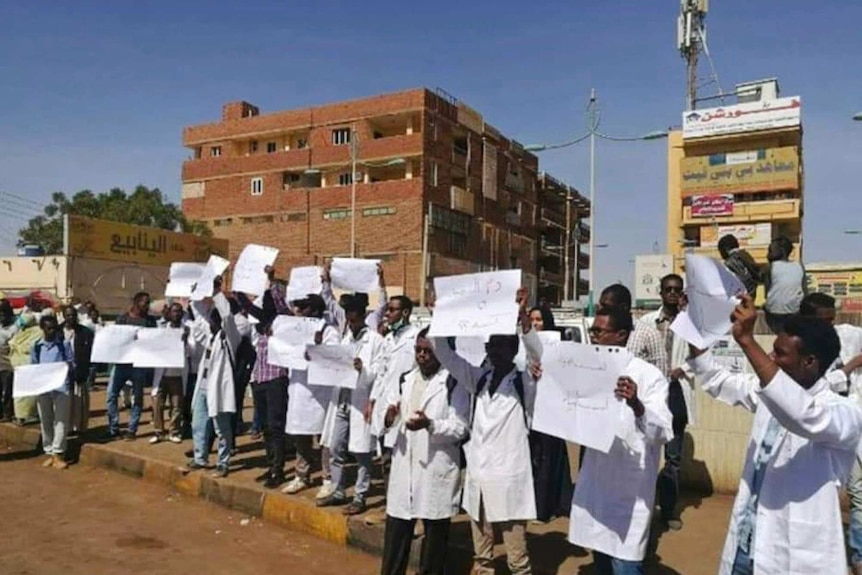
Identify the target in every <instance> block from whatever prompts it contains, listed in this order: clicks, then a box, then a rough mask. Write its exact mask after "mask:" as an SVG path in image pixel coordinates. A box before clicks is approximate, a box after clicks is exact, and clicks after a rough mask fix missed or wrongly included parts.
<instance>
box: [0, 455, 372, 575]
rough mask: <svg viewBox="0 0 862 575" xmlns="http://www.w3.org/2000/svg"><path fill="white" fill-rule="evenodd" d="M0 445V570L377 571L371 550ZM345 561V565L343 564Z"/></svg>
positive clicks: (13, 573) (70, 573)
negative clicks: (46, 463) (60, 466)
mask: <svg viewBox="0 0 862 575" xmlns="http://www.w3.org/2000/svg"><path fill="white" fill-rule="evenodd" d="M41 463H42V457H37V458H34V457H33V456H32V452H28V453H21V452H16V451H12V450H9V449H8V448H6V447H5V446H0V514H2V517H3V525H4V527H3V529H2V533H3V535H2V540H3V544H2V549H3V550H2V553H0V573H3V574H5V575H55V574H57V573H63V574H66V575H76V574H81V575H85V574H86V575H94V574H103V573H104V574H112V575H113V574H116V573H124V574H126V575H137V574H141V575H143V574H147V575H151V574H158V573H212V574H219V573H230V574H232V575H240V574H244V573H249V574H254V575H258V574H260V573H279V572H291V573H304V574H306V575H323V574H330V573H347V572H349V573H358V574H363V575H364V574H368V575H370V574H372V573H377V572H378V569H379V563H378V561H377V559H376V558H373V557H370V556H368V555H363V554H361V553H358V552H355V551H351V550H348V549H346V548H344V547H339V546H337V545H333V544H331V543H327V542H324V541H321V540H320V539H317V538H314V537H311V536H308V535H304V534H301V533H296V532H291V531H288V530H285V529H282V528H279V527H275V526H272V525H267V524H265V523H263V522H261V521H260V520H258V519H249V518H247V517H244V516H242V515H241V514H238V513H236V512H232V511H229V510H225V509H222V508H220V507H216V506H213V505H211V504H208V503H205V502H202V501H199V500H197V499H190V498H185V497H182V496H179V495H177V494H176V493H172V492H170V491H169V490H167V489H165V488H164V487H161V486H158V485H153V484H150V483H146V482H144V481H140V480H137V479H132V478H128V477H124V476H122V475H119V474H117V473H114V472H110V471H105V470H101V469H94V468H88V467H85V466H82V465H74V466H72V467H70V468H69V469H68V470H66V471H59V470H55V469H45V468H42V467H41V466H40V464H41ZM346 565H349V566H350V567H349V569H346V568H345V566H346Z"/></svg>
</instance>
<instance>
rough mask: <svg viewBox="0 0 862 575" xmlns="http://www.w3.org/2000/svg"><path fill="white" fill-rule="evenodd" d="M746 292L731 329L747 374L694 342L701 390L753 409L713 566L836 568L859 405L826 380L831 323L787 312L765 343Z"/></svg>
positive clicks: (770, 573) (837, 573) (763, 573)
mask: <svg viewBox="0 0 862 575" xmlns="http://www.w3.org/2000/svg"><path fill="white" fill-rule="evenodd" d="M756 323H757V309H756V308H755V306H754V301H753V300H752V298H751V296H749V295H748V294H745V293H744V294H742V295H741V303H739V304H738V305H737V306H736V308H735V310H734V311H733V324H732V333H733V338H734V339H735V340H736V342H737V343H738V344H739V347H740V348H741V349H742V351H743V353H745V357H746V358H747V359H748V362H749V364H750V365H751V367H752V369H753V370H754V374H746V373H737V374H734V373H730V372H729V371H728V370H726V369H724V368H722V367H721V366H720V365H719V364H718V363H717V362H716V361H715V359H714V357H713V356H712V354H711V353H710V352H709V351H703V350H699V349H695V348H694V347H693V346H692V349H691V354H692V359H691V365H692V367H693V368H694V371H695V374H696V375H697V376H698V378H699V380H700V381H701V382H702V385H703V390H704V391H705V392H706V393H708V394H709V395H711V396H713V397H714V398H716V399H718V400H719V401H722V402H724V403H727V404H729V405H733V406H736V407H740V408H742V409H745V410H747V411H750V412H753V413H754V422H753V425H752V428H751V439H750V441H749V445H748V450H747V456H746V461H745V466H744V468H743V471H742V478H741V479H740V482H739V491H738V493H737V496H736V501H735V502H734V505H733V512H732V514H731V520H730V527H729V529H728V532H727V539H726V540H725V544H724V551H723V553H722V557H721V565H720V567H719V571H718V572H719V574H720V575H751V574H754V573H756V574H758V575H784V574H786V573H817V574H818V575H844V574H846V573H847V559H846V555H845V546H844V527H843V522H842V514H841V505H840V501H839V498H838V490H839V488H840V486H841V485H842V484H845V483H846V482H847V478H848V475H849V474H850V472H851V469H852V467H853V463H854V461H855V460H856V452H857V450H858V448H859V440H860V437H862V407H860V405H859V404H858V403H857V402H856V401H855V399H851V398H846V397H841V396H840V395H838V394H837V393H834V392H833V391H832V389H830V385H831V383H830V381H829V379H828V378H827V377H825V376H826V375H827V374H828V372H829V369H830V368H831V367H832V366H833V364H834V363H835V360H836V359H837V358H838V357H839V353H840V350H841V343H840V340H839V338H838V335H837V334H836V332H835V328H834V327H833V326H832V325H831V324H830V323H829V322H828V321H826V320H823V319H820V318H817V317H802V316H792V317H790V318H788V319H787V320H786V321H785V322H784V324H783V326H782V329H781V331H780V332H779V333H778V336H777V337H776V339H775V342H774V344H773V350H772V353H767V352H766V351H765V350H764V349H763V348H762V347H761V346H760V344H759V343H758V342H757V340H756V339H755V336H754V326H755V324H756Z"/></svg>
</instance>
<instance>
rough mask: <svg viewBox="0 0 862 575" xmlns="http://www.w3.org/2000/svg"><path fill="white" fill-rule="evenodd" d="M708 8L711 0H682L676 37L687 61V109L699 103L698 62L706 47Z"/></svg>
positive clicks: (693, 107)
mask: <svg viewBox="0 0 862 575" xmlns="http://www.w3.org/2000/svg"><path fill="white" fill-rule="evenodd" d="M708 9H709V0H680V13H679V17H678V18H677V25H676V28H677V32H676V38H677V47H678V48H679V51H680V54H682V57H683V58H684V59H685V61H686V70H687V73H686V92H685V106H686V107H685V109H686V110H694V109H695V106H696V105H697V88H698V86H697V62H698V59H699V57H700V54H701V52H703V51H704V49H705V47H706V25H705V24H704V19H705V18H706V12H707V10H708ZM707 56H708V53H707ZM720 91H721V89H720V88H719V92H720Z"/></svg>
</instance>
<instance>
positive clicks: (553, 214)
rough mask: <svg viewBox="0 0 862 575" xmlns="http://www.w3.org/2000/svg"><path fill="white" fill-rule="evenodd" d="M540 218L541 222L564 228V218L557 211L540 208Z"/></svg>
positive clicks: (563, 215)
mask: <svg viewBox="0 0 862 575" xmlns="http://www.w3.org/2000/svg"><path fill="white" fill-rule="evenodd" d="M540 214H541V216H542V220H543V221H545V222H547V223H548V224H550V225H553V226H557V227H560V228H565V227H566V216H565V214H562V213H560V212H558V211H557V210H553V209H551V208H542V210H541V212H540Z"/></svg>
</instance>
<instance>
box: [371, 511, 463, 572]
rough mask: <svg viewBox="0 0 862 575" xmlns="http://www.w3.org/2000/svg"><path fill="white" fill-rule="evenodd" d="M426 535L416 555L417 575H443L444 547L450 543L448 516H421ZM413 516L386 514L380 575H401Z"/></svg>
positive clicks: (409, 542) (405, 567) (414, 524)
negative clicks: (425, 517) (419, 552)
mask: <svg viewBox="0 0 862 575" xmlns="http://www.w3.org/2000/svg"><path fill="white" fill-rule="evenodd" d="M422 522H423V523H424V524H425V536H424V537H423V539H422V552H421V556H420V558H419V571H417V573H418V575H443V574H444V573H445V572H446V548H447V547H448V544H449V525H450V523H451V520H450V519H435V520H432V519H423V520H422ZM415 526H416V520H415V519H396V518H395V517H392V516H391V515H387V516H386V532H385V534H384V536H383V563H382V565H381V566H380V575H404V574H405V573H407V563H408V562H409V561H410V544H411V543H412V542H413V528H414V527H415Z"/></svg>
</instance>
